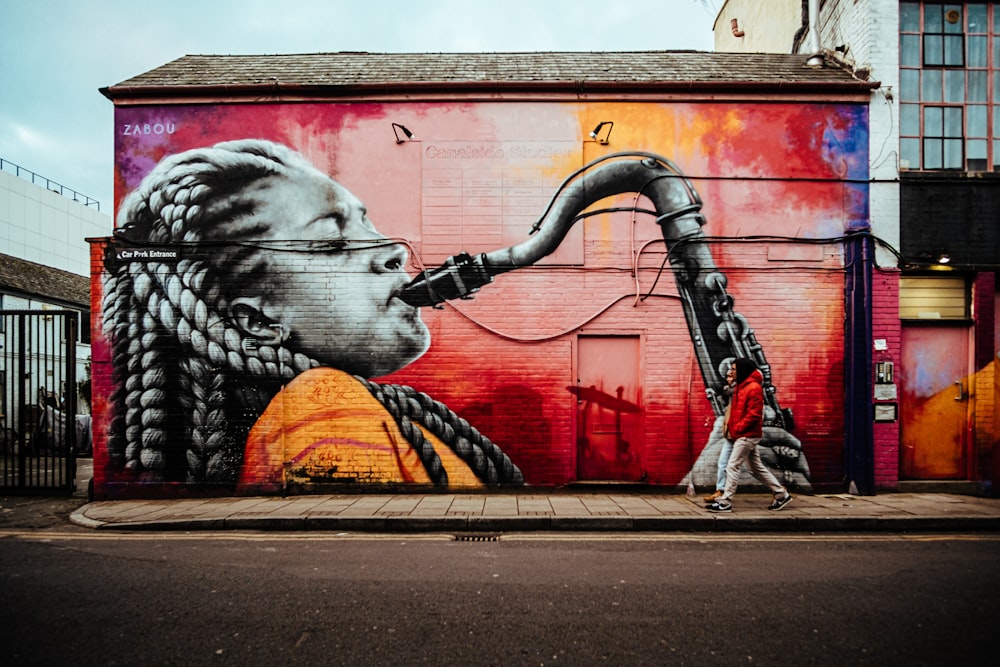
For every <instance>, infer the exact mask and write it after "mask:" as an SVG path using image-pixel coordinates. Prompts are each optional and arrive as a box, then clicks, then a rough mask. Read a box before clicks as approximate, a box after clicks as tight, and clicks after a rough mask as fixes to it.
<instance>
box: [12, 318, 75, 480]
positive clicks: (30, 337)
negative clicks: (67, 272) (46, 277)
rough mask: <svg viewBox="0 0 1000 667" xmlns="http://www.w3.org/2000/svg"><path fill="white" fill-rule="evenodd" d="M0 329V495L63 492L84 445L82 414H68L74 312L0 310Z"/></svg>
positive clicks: (71, 393)
mask: <svg viewBox="0 0 1000 667" xmlns="http://www.w3.org/2000/svg"><path fill="white" fill-rule="evenodd" d="M0 327H2V330H0V385H2V389H3V391H2V395H0V424H2V427H3V434H2V439H0V491H2V492H3V493H6V494H15V495H17V494H23V495H29V494H63V493H65V494H67V495H68V494H71V493H72V492H73V490H74V483H75V479H74V478H75V474H76V455H77V452H78V446H79V445H81V444H89V441H90V430H89V424H90V416H89V415H77V414H76V413H77V378H76V339H77V327H78V322H77V313H75V312H73V311H66V310H43V311H37V310H0ZM84 439H85V442H84Z"/></svg>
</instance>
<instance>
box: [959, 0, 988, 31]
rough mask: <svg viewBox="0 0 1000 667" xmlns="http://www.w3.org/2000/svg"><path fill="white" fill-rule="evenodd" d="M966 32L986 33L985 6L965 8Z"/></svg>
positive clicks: (972, 5) (979, 4)
mask: <svg viewBox="0 0 1000 667" xmlns="http://www.w3.org/2000/svg"><path fill="white" fill-rule="evenodd" d="M965 21H966V26H967V28H966V30H967V31H968V32H988V29H987V22H986V4H985V3H977V4H968V5H966V6H965Z"/></svg>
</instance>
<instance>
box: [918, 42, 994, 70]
mask: <svg viewBox="0 0 1000 667" xmlns="http://www.w3.org/2000/svg"><path fill="white" fill-rule="evenodd" d="M998 41H1000V40H998ZM899 64H900V65H901V66H902V67H920V36H919V35H901V36H900V38H899Z"/></svg>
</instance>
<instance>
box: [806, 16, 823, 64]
mask: <svg viewBox="0 0 1000 667" xmlns="http://www.w3.org/2000/svg"><path fill="white" fill-rule="evenodd" d="M806 11H807V12H809V17H808V19H809V34H808V35H806V40H807V42H806V51H807V52H808V53H809V54H810V55H809V60H807V61H806V67H822V66H823V47H822V46H821V45H820V41H819V0H809V2H808V5H807V8H806Z"/></svg>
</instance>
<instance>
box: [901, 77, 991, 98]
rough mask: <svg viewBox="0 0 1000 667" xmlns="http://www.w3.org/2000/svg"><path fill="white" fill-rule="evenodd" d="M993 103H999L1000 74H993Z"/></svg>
mask: <svg viewBox="0 0 1000 667" xmlns="http://www.w3.org/2000/svg"><path fill="white" fill-rule="evenodd" d="M900 78H902V77H900ZM993 101H994V102H1000V72H995V73H994V74H993Z"/></svg>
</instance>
